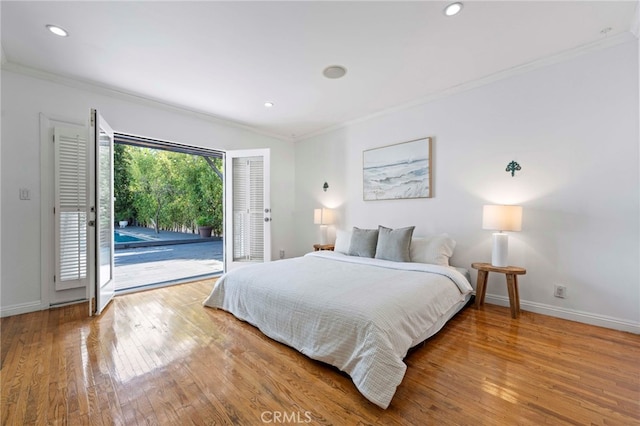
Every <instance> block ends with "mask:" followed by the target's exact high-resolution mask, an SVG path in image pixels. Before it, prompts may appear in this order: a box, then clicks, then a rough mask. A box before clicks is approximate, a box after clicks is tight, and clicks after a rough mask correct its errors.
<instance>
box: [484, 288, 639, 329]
mask: <svg viewBox="0 0 640 426" xmlns="http://www.w3.org/2000/svg"><path fill="white" fill-rule="evenodd" d="M485 302H486V303H492V304H494V305H499V306H509V298H508V297H506V296H498V295H495V294H487V295H486V296H485ZM520 309H522V310H523V311H529V312H535V313H537V314H543V315H549V316H551V317H557V318H562V319H566V320H570V321H577V322H582V323H585V324H591V325H597V326H599V327H605V328H611V329H613V330H620V331H627V332H629V333H634V334H640V323H637V322H633V321H628V320H625V319H621V318H615V317H609V316H606V315H598V314H593V313H590V312H583V311H576V310H573V309H566V308H559V307H557V306H552V305H545V304H543V303H537V302H529V301H526V300H520Z"/></svg>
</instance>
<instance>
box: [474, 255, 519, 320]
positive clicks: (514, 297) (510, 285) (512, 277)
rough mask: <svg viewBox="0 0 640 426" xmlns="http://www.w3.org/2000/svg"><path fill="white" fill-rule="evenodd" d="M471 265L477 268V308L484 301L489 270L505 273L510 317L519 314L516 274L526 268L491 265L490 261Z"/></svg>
mask: <svg viewBox="0 0 640 426" xmlns="http://www.w3.org/2000/svg"><path fill="white" fill-rule="evenodd" d="M471 267H472V268H473V269H477V270H478V284H477V286H476V304H475V307H476V309H478V308H479V307H480V305H482V304H483V303H484V296H485V294H486V293H487V278H489V272H498V273H500V274H505V276H506V278H507V290H509V306H510V307H511V318H518V314H520V294H519V293H518V275H524V274H526V273H527V270H526V269H524V268H520V267H517V266H505V267H501V266H493V265H492V264H490V263H472V264H471Z"/></svg>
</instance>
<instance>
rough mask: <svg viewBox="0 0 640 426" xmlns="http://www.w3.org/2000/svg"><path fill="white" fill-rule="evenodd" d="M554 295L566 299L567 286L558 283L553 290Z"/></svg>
mask: <svg viewBox="0 0 640 426" xmlns="http://www.w3.org/2000/svg"><path fill="white" fill-rule="evenodd" d="M553 295H554V296H555V297H559V298H561V299H564V298H565V297H567V287H565V286H563V285H556V286H555V289H554V290H553Z"/></svg>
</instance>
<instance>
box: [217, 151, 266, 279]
mask: <svg viewBox="0 0 640 426" xmlns="http://www.w3.org/2000/svg"><path fill="white" fill-rule="evenodd" d="M269 164H270V158H269V150H268V149H257V150H246V151H228V152H227V153H226V155H225V176H224V178H225V232H224V239H225V252H224V253H225V270H226V271H229V270H232V269H234V268H237V267H239V266H242V265H248V264H252V263H262V262H268V261H270V260H271V207H270V189H269V188H270V184H269V179H270V176H269Z"/></svg>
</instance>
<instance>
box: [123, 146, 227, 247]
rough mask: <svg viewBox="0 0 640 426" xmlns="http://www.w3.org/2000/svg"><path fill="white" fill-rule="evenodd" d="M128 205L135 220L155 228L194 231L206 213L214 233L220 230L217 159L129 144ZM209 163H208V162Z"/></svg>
mask: <svg viewBox="0 0 640 426" xmlns="http://www.w3.org/2000/svg"><path fill="white" fill-rule="evenodd" d="M129 150H130V156H131V163H130V176H131V182H130V185H129V186H130V188H131V192H132V203H131V205H132V206H133V208H134V209H135V211H136V214H137V219H138V222H139V223H140V224H142V225H146V226H148V225H152V226H153V227H154V229H155V230H156V232H159V231H160V230H161V229H171V230H177V231H182V232H184V231H185V230H191V231H192V232H197V222H196V221H197V219H198V218H200V217H209V218H211V220H212V224H213V232H214V234H215V235H221V234H222V229H223V227H222V224H223V223H222V211H223V209H222V201H223V200H222V194H223V190H222V179H221V177H220V176H219V175H218V174H217V173H215V172H214V170H213V168H212V167H211V164H213V165H215V167H216V168H217V169H218V170H220V169H221V168H222V162H221V160H220V159H209V161H207V160H206V159H205V158H204V157H201V156H197V155H188V154H182V153H175V152H167V151H159V150H152V149H148V148H138V147H129ZM210 163H211V164H210Z"/></svg>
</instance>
